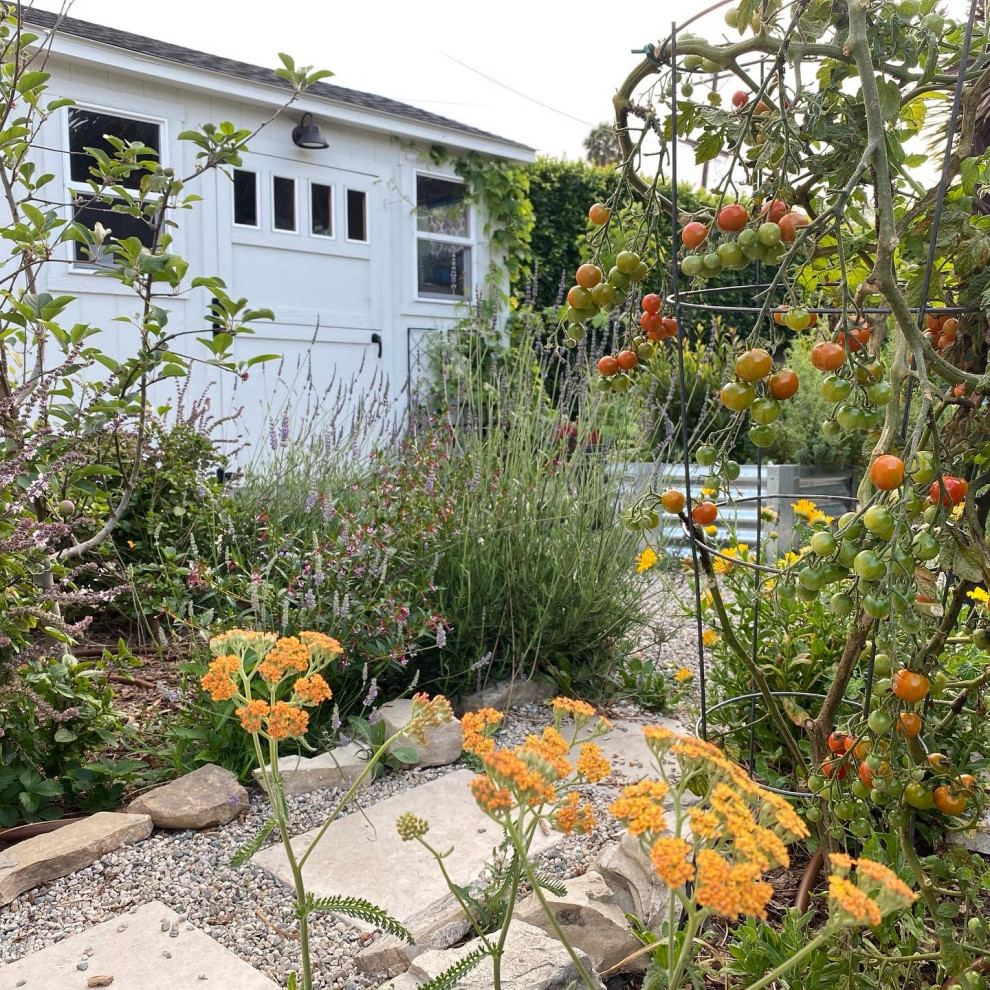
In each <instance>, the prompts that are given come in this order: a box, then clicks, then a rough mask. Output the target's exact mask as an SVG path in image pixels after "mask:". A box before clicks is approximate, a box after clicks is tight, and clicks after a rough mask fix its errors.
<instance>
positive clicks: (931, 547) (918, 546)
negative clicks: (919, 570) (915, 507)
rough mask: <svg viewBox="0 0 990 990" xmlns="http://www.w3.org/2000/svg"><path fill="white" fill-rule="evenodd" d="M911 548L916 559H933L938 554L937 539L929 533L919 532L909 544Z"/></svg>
mask: <svg viewBox="0 0 990 990" xmlns="http://www.w3.org/2000/svg"><path fill="white" fill-rule="evenodd" d="M911 549H912V551H913V552H914V555H915V557H917V558H918V560H934V559H935V558H936V557H937V556H938V554H939V545H938V540H936V539H935V537H934V536H932V534H931V533H928V532H922V533H919V534H918V535H917V536H916V537H915V538H914V541H913V543H912V544H911Z"/></svg>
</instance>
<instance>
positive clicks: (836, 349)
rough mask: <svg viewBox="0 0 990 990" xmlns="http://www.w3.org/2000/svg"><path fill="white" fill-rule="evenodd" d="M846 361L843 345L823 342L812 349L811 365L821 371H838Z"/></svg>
mask: <svg viewBox="0 0 990 990" xmlns="http://www.w3.org/2000/svg"><path fill="white" fill-rule="evenodd" d="M845 360H846V351H845V348H844V347H843V346H842V345H841V344H834V343H830V342H828V341H822V342H821V343H820V344H815V346H814V347H812V348H811V363H812V364H813V365H814V366H815V367H816V368H817V369H818V370H819V371H836V370H838V369H839V368H841V367H842V365H843V364H844V363H845Z"/></svg>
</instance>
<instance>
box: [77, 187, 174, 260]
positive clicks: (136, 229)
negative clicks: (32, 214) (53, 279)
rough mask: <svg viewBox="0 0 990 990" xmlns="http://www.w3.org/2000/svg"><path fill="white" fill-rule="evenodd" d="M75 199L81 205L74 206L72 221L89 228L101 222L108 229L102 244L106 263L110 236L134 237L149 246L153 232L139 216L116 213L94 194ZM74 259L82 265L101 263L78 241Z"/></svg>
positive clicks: (108, 256)
mask: <svg viewBox="0 0 990 990" xmlns="http://www.w3.org/2000/svg"><path fill="white" fill-rule="evenodd" d="M77 199H80V200H83V205H82V206H78V207H76V210H75V212H74V213H73V215H72V219H73V221H74V222H76V223H81V224H82V225H83V226H84V227H88V228H89V229H90V230H92V229H93V227H95V226H96V224H97V223H101V224H103V226H104V227H106V228H107V229H108V230H109V231H110V233H109V235H108V238H107V240H106V241H104V244H103V255H104V256H105V257H106V259H107V260H106V262H105V263H106V264H110V263H111V262H112V258H113V256H112V254H111V252H110V243H109V240H110V238H114V239H115V240H119V241H123V240H126V239H127V238H128V237H136V238H137V239H138V240H139V241H140V242H141V243H142V244H143V245H144V246H145V247H146V248H150V247H151V243H152V239H153V237H154V233H153V231H152V229H151V227H150V225H149V224H148V223H147V222H146V221H144V220H142V219H141V218H140V217H132V216H130V215H129V214H126V213H117V212H115V211H114V210H113V209H112V208H111V206H110V204H109V203H106V202H101V201H98V200H97V199H96V197H94V196H84V195H81V196H78V197H77ZM117 202H123V200H117ZM75 260H76V262H77V263H79V262H81V263H82V264H84V265H86V264H89V265H99V264H100V263H101V262H99V261H93V259H92V257H91V256H90V254H89V252H88V251H87V249H86V248H85V247H84V246H83V245H82V244H80V243H79V242H78V241H76V242H75Z"/></svg>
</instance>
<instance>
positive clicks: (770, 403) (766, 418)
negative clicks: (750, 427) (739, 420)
mask: <svg viewBox="0 0 990 990" xmlns="http://www.w3.org/2000/svg"><path fill="white" fill-rule="evenodd" d="M779 415H780V403H779V402H778V401H777V400H776V399H770V398H767V397H766V396H762V397H761V398H759V399H757V400H756V401H755V402H754V403H753V404H752V405H751V406H750V407H749V418H750V419H751V420H752V421H753V422H754V423H759V424H760V426H769V425H770V424H771V423H772V422H773V421H774V420H775V419H776V418H777V417H778V416H779Z"/></svg>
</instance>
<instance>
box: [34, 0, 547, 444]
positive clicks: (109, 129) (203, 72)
mask: <svg viewBox="0 0 990 990" xmlns="http://www.w3.org/2000/svg"><path fill="white" fill-rule="evenodd" d="M25 19H26V20H27V21H28V23H30V24H31V25H32V26H33V27H35V28H36V29H37V28H39V27H40V28H43V29H45V30H46V31H48V30H51V29H53V28H56V32H55V36H54V39H53V41H52V45H51V56H50V58H49V62H48V65H47V67H46V68H47V70H48V71H49V72H51V73H52V79H51V81H50V84H49V87H50V89H49V95H50V96H51V97H52V98H56V97H70V98H71V99H73V100H74V101H75V105H74V106H72V107H66V108H63V109H61V110H59V111H58V112H57V114H56V115H55V116H54V117H53V118H52V119H51V120H50V121H49V122H48V124H47V125H46V127H47V132H46V133H43V134H42V140H41V141H40V144H41V145H42V146H43V148H44V149H47V150H43V151H42V152H40V153H41V154H42V155H43V156H44V161H43V162H42V163H41V164H42V167H43V168H44V170H45V171H47V172H51V173H54V174H55V175H56V183H57V187H59V188H60V190H61V191H64V192H65V193H66V201H69V200H70V199H72V197H73V196H76V195H78V194H79V193H80V192H81V191H84V190H85V185H84V182H85V179H86V172H87V169H88V163H87V156H86V155H84V154H83V155H80V154H75V155H72V154H66V152H73V151H75V152H79V151H81V149H82V148H83V147H87V146H88V147H92V146H100V144H101V143H102V135H104V134H107V133H109V134H114V135H116V136H120V137H122V138H139V139H141V140H143V141H144V143H145V144H147V145H149V146H152V147H155V148H157V149H158V150H159V153H160V157H161V161H162V163H163V164H165V165H170V166H172V167H174V168H175V170H176V173H177V174H180V175H188V174H189V173H191V172H192V171H193V169H194V164H195V158H194V155H195V151H196V148H195V147H194V146H193V145H191V144H190V143H189V142H180V141H178V140H177V135H178V134H179V133H180V132H181V131H182V130H184V129H186V128H193V127H199V126H201V125H202V124H204V123H206V122H210V121H212V122H214V123H219V122H221V121H232V122H233V123H234V124H235V125H237V126H239V127H249V128H253V127H255V126H257V124H258V123H260V122H261V121H263V120H264V119H265V118H267V117H268V116H269V115H270V114H271V113H272V111H273V110H274V109H275V108H277V107H278V106H279V105H281V104H282V103H283V102H284V101H285V98H286V94H287V90H286V87H285V85H284V84H283V83H282V82H281V81H280V80H279V79H278V78H277V77H276V76H274V75H273V73H272V71H271V70H270V69H264V68H260V67H258V66H253V65H248V64H245V63H241V62H235V61H231V60H229V59H223V58H219V57H216V56H214V55H209V54H206V53H204V52H199V51H193V50H191V49H188V48H182V47H179V46H176V45H171V44H165V43H163V42H160V41H156V40H154V39H151V38H146V37H141V36H138V35H134V34H128V33H126V32H122V31H117V30H114V29H113V28H110V27H105V26H101V25H98V24H92V23H88V22H85V21H80V20H75V19H72V18H63V19H61V20H60V21H59V22H58V24H57V25H56V24H55V21H56V18H55V16H54V15H52V14H47V13H45V12H43V11H39V10H26V11H25ZM331 68H332V67H331ZM304 114H310V115H312V116H311V118H310V117H307V118H306V122H309V121H310V120H312V122H313V123H315V124H316V125H318V127H319V128H320V129H321V132H322V135H323V137H324V139H325V141H326V142H327V144H328V147H326V148H311V149H307V148H303V147H298V146H297V145H296V144H295V143H294V141H293V129H294V128H296V127H297V126H298V125H299V124H300V123H301V122H302V121H303V115H304ZM437 144H439V145H443V146H445V147H446V148H447V149H448V150H449V151H450V152H451V153H452V154H453V155H456V154H458V153H459V152H460V153H463V152H468V151H474V152H478V153H480V154H481V155H484V156H490V157H491V158H493V159H507V160H513V161H519V162H525V161H531V160H532V159H533V152H532V149H530V148H527V147H525V146H523V145H520V144H517V143H515V142H512V141H509V140H506V139H504V138H500V137H497V136H496V135H493V134H488V133H486V132H484V131H481V130H478V129H476V128H473V127H469V126H467V125H464V124H459V123H457V122H456V121H453V120H448V119H447V118H444V117H440V116H437V115H436V114H433V113H429V112H427V111H424V110H420V109H418V108H416V107H413V106H408V105H406V104H403V103H398V102H396V101H394V100H390V99H386V98H384V97H380V96H374V95H372V94H369V93H363V92H358V91H355V90H350V89H346V88H344V87H342V86H336V85H329V84H326V83H317V84H316V85H315V86H313V87H312V88H311V89H310V90H307V92H306V93H304V94H303V96H302V98H301V99H300V100H299V101H297V102H296V103H295V104H294V105H293V106H292V107H291V108H290V109H289V110H288V111H286V112H285V113H282V114H280V115H279V117H278V118H277V119H276V120H275V121H274V122H273V123H271V124H270V125H269V126H268V127H267V128H265V129H264V130H263V131H262V133H261V134H260V135H258V136H257V137H256V138H254V139H253V140H252V141H251V143H250V151H249V152H248V153H247V154H245V155H244V163H243V168H241V169H238V170H237V171H236V172H234V174H233V181H231V179H230V178H228V177H227V176H226V175H224V174H223V173H222V172H220V171H218V170H214V171H212V172H210V173H209V174H207V175H205V176H204V177H203V178H202V179H200V180H198V181H197V182H196V183H192V184H190V187H189V191H190V192H193V191H194V192H196V193H198V194H199V195H201V196H202V197H203V202H202V203H199V204H198V205H197V207H196V209H195V210H194V211H192V212H191V213H186V214H184V215H183V216H182V217H180V219H181V220H182V221H183V225H182V227H181V228H180V230H179V231H178V232H177V234H176V240H175V250H176V251H177V252H178V253H179V254H181V255H182V256H183V257H185V258H186V259H187V260H188V261H189V262H190V273H195V274H203V275H218V276H220V277H221V278H222V279H223V280H224V281H225V282H226V284H227V286H228V288H229V290H230V292H231V294H232V295H233V296H235V297H238V296H247V297H248V298H249V299H250V302H251V304H252V305H253V306H259V307H268V308H270V309H272V310H274V311H275V314H276V320H275V322H274V323H267V322H258V323H257V324H256V325H255V327H254V329H255V333H254V335H248V336H239V337H238V338H237V339H236V341H235V344H234V347H235V356H236V357H237V358H242V359H243V358H249V357H252V356H254V355H256V354H268V353H278V354H281V355H283V356H284V361H283V362H282V363H281V365H277V364H276V363H274V362H273V363H269V364H263V365H260V366H257V367H256V368H255V369H254V370H253V371H252V374H251V377H250V379H249V380H248V382H246V383H244V382H239V381H236V380H235V379H234V378H233V376H226V375H223V374H220V375H218V376H217V380H216V381H215V383H214V384H213V386H212V392H211V394H212V397H213V399H212V401H213V407H214V410H216V411H218V412H223V413H229V412H231V411H233V410H234V409H235V408H238V407H241V406H243V407H244V413H243V415H242V419H241V422H240V427H239V432H240V433H243V434H245V435H246V436H247V437H248V438H250V440H251V441H252V442H253V443H255V444H257V443H258V442H259V441H260V440H262V439H263V438H264V436H265V435H266V434H267V432H268V429H269V420H270V417H271V416H273V415H276V414H277V415H278V416H279V417H280V416H281V412H282V410H283V409H284V408H285V407H286V396H287V395H291V394H292V392H293V389H294V385H295V386H296V388H298V385H299V382H298V381H296V379H297V375H299V376H301V378H300V381H301V380H302V379H304V378H306V377H307V376H308V375H310V374H311V375H312V376H313V379H314V380H315V382H316V383H317V386H319V385H320V384H322V383H323V382H326V381H329V379H330V378H331V377H332V376H333V375H336V377H337V380H338V381H339V380H348V379H350V378H351V376H353V375H357V373H358V371H359V369H361V378H362V379H364V380H365V381H368V380H370V379H371V377H372V376H373V375H375V373H376V372H377V374H378V375H380V376H382V375H383V376H386V377H387V378H388V380H389V382H390V383H391V388H392V390H393V392H395V391H397V390H399V389H400V388H401V386H402V385H403V384H404V383H405V382H406V381H407V379H408V377H409V374H410V353H411V348H412V349H415V347H416V346H417V341H418V339H419V338H420V337H421V335H422V334H423V331H426V330H430V329H434V328H442V327H444V326H449V325H450V324H451V323H452V322H453V321H454V320H455V319H457V317H458V316H459V315H462V314H463V306H464V304H465V303H466V302H467V303H470V301H471V299H472V297H473V295H474V292H475V290H476V288H477V286H478V285H479V284H480V282H481V280H482V278H483V277H484V274H485V272H486V271H487V269H488V266H489V262H490V256H489V250H488V245H487V244H486V242H485V238H484V234H483V228H484V217H483V216H480V215H479V210H478V209H477V208H476V207H475V206H473V205H471V204H467V203H465V202H463V194H464V188H463V185H462V183H461V182H460V180H459V179H458V178H457V177H456V176H455V175H454V173H453V171H452V169H451V168H449V167H440V168H438V167H437V166H435V165H433V164H431V161H430V158H429V149H430V147H431V146H432V145H437ZM53 185H55V184H53ZM459 205H460V206H461V207H462V208H460V209H459V208H458V206H459ZM109 216H110V217H111V218H112V222H111V221H108V220H107V215H106V214H104V215H103V216H99V215H97V214H96V213H95V212H94V215H93V216H92V217H91V218H89V219H92V221H93V223H95V222H96V220H98V219H99V220H102V221H103V222H104V224H105V225H106V226H114V225H116V226H117V227H118V230H115V231H114V233H115V235H117V236H129V235H131V234H138V233H139V231H138V229H137V228H139V227H140V224H138V223H137V222H136V221H134V226H135V230H134V231H131V230H129V229H127V230H124V229H122V228H123V226H124V225H125V224H126V223H127V222H128V220H129V218H127V217H120V216H119V215H117V214H112V213H111V214H109ZM76 219H83V220H84V221H85V220H86V219H87V215H86V212H85V211H81V212H79V213H76ZM77 250H78V249H77V248H76V247H75V246H74V245H65V248H64V251H65V258H64V259H62V260H63V261H65V262H66V264H65V265H64V267H60V268H58V270H55V266H51V265H49V266H46V268H47V275H46V284H45V286H44V287H45V288H47V289H48V290H49V291H51V292H53V293H68V294H72V295H74V296H77V297H78V300H77V302H75V303H74V304H73V307H72V311H71V312H69V313H68V314H67V318H68V319H69V321H70V322H76V321H78V322H85V323H89V324H91V325H93V326H97V327H101V328H102V335H101V336H100V337H99V338H97V340H98V342H99V343H100V346H101V347H102V348H103V349H104V350H105V351H107V352H108V353H110V354H111V355H116V354H128V353H131V352H132V351H133V347H132V341H131V339H130V334H131V333H132V332H133V331H131V330H130V328H129V327H128V326H127V324H125V323H121V322H114V318H115V317H119V316H124V315H128V314H130V313H132V312H133V311H134V309H135V304H134V303H135V300H134V296H133V294H132V293H130V291H129V290H127V289H125V288H123V287H122V286H120V285H119V284H117V283H116V282H113V281H111V280H110V279H107V278H103V277H100V276H99V275H98V273H97V271H96V270H95V269H96V266H95V265H93V264H92V263H91V262H85V261H83V260H82V255H81V254H77V253H75V252H76V251H77ZM452 276H453V277H452ZM208 303H209V298H208V297H207V294H206V292H205V290H203V289H196V290H191V291H188V292H186V293H184V294H182V295H180V296H178V297H177V298H176V299H175V300H174V301H173V302H172V303H171V305H170V309H171V312H172V316H171V319H172V321H173V323H177V324H178V325H179V326H180V327H181V328H183V329H189V330H197V329H203V330H204V332H208V330H209V327H208V326H206V325H204V313H205V310H206V306H207V305H208ZM197 374H198V376H199V377H197V378H196V379H195V380H194V388H196V389H200V388H201V387H203V386H204V385H205V384H206V383H207V381H208V380H209V375H206V377H203V376H204V375H205V374H206V373H205V372H203V371H201V372H198V373H197ZM289 404H290V405H291V401H290V403H289Z"/></svg>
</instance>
